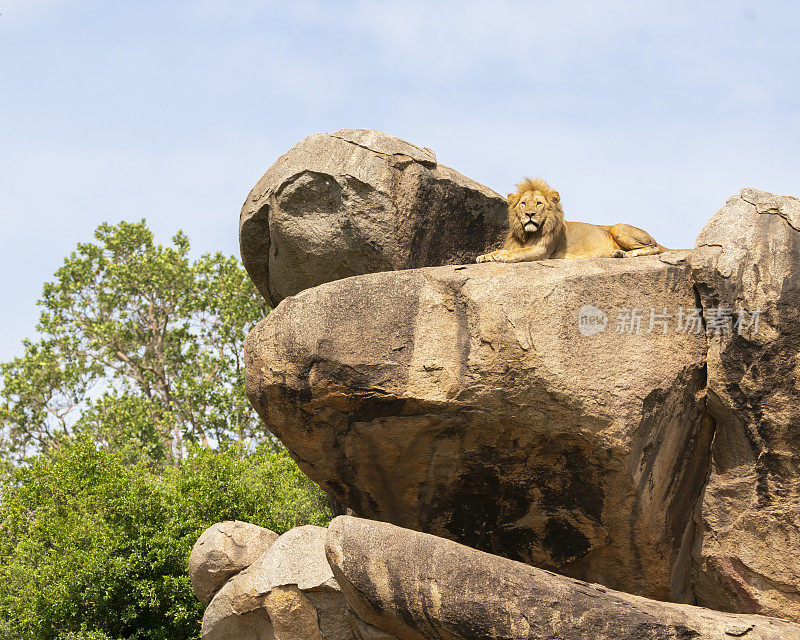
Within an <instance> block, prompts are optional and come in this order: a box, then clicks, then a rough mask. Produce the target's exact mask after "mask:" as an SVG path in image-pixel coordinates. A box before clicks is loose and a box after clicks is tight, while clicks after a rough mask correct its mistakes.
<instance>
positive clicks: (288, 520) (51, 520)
mask: <svg viewBox="0 0 800 640" xmlns="http://www.w3.org/2000/svg"><path fill="white" fill-rule="evenodd" d="M237 519H238V520H244V521H247V522H252V523H255V524H259V525H261V526H265V527H267V528H270V529H272V530H273V531H276V532H278V533H282V532H284V531H286V530H288V529H290V528H292V527H294V526H298V525H301V524H306V523H310V524H318V525H323V526H324V525H326V524H327V523H328V520H329V519H330V514H329V512H328V511H327V507H326V505H325V502H324V494H322V492H321V491H320V490H319V489H318V488H317V487H316V485H314V484H313V483H312V482H311V481H310V480H308V479H307V478H306V477H305V476H304V475H303V474H302V473H300V471H299V470H298V469H297V466H296V465H295V464H294V462H293V461H292V460H291V459H290V458H289V457H288V455H287V454H286V453H285V452H281V453H273V452H272V451H270V450H269V449H268V448H265V447H262V448H259V449H257V450H256V451H255V453H253V454H252V455H249V456H244V457H241V456H240V455H239V454H238V452H236V451H235V450H232V449H231V450H227V451H223V452H215V451H211V450H202V449H190V451H189V452H188V454H187V457H186V458H185V459H184V460H183V462H182V463H181V464H180V466H179V467H177V468H167V469H166V470H163V471H162V472H153V471H151V470H150V469H148V468H147V467H146V466H144V465H143V464H134V465H131V464H130V460H128V459H126V457H125V455H124V454H122V453H115V452H107V451H104V450H101V449H98V448H97V447H96V446H95V445H94V443H93V442H92V441H91V439H90V438H88V437H85V436H79V437H77V438H76V439H75V440H73V441H71V442H69V443H66V444H64V445H63V446H62V447H61V448H60V449H59V450H57V451H55V452H54V453H53V455H52V456H39V457H37V458H36V459H34V460H33V461H32V463H31V465H30V466H28V467H21V468H18V469H16V470H14V471H13V472H12V473H11V474H9V475H7V476H6V477H5V479H4V481H3V483H2V484H0V639H2V640H6V639H11V638H14V640H28V639H30V640H50V639H56V638H73V639H75V640H78V639H80V640H100V639H106V638H112V639H117V638H147V639H154V640H160V639H164V640H166V639H169V640H180V639H183V638H185V639H189V638H198V637H199V620H200V618H201V617H202V607H201V606H200V603H199V602H197V601H196V599H195V597H194V595H193V593H192V590H191V586H190V583H189V578H188V574H187V561H188V556H189V552H190V551H191V548H192V545H193V544H194V543H195V541H196V540H197V538H198V537H199V536H200V533H202V532H203V531H204V530H205V529H206V528H207V527H208V526H210V525H211V524H213V523H215V522H218V521H221V520H237Z"/></svg>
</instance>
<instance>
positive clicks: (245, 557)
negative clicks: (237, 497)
mask: <svg viewBox="0 0 800 640" xmlns="http://www.w3.org/2000/svg"><path fill="white" fill-rule="evenodd" d="M277 538H278V534H277V533H275V532H274V531H270V530H269V529H264V528H263V527H257V526H256V525H254V524H248V523H246V522H239V521H226V522H219V523H217V524H214V525H212V526H210V527H209V528H208V529H206V530H205V531H204V532H203V533H202V535H201V536H200V537H199V538H198V539H197V542H196V543H195V545H194V547H193V548H192V553H191V554H190V555H189V577H190V578H191V581H192V588H193V589H194V593H195V595H196V596H197V599H198V600H199V601H200V602H202V603H203V604H208V603H209V602H211V599H212V598H213V597H214V594H215V593H217V591H219V590H220V588H222V585H224V584H225V583H226V582H227V581H228V580H229V579H230V578H231V577H232V576H234V575H236V574H237V573H239V572H240V571H242V570H243V569H246V568H247V567H249V566H250V565H251V564H253V562H255V561H256V559H257V558H258V557H259V556H260V555H262V554H263V553H264V552H265V551H267V549H269V548H270V546H272V543H273V542H275V540H277Z"/></svg>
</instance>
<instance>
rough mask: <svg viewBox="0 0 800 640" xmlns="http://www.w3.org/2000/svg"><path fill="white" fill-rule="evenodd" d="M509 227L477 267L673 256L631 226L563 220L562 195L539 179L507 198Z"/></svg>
mask: <svg viewBox="0 0 800 640" xmlns="http://www.w3.org/2000/svg"><path fill="white" fill-rule="evenodd" d="M508 223H509V227H510V228H509V231H508V236H507V237H506V241H505V244H504V245H503V248H502V249H499V250H498V251H492V252H491V253H487V254H484V255H481V256H478V258H477V262H531V261H534V260H547V259H548V258H629V257H630V258H632V257H635V256H652V255H655V254H658V253H662V252H664V251H669V249H667V248H666V247H662V246H661V245H660V244H658V243H657V242H656V241H655V240H654V239H653V237H652V236H651V235H650V234H649V233H647V231H644V230H643V229H639V228H637V227H633V226H631V225H629V224H615V225H613V226H610V227H606V226H603V225H599V224H589V223H587V222H568V221H567V220H564V211H563V210H562V208H561V196H560V195H559V193H558V191H556V190H555V189H552V188H551V187H550V185H548V184H547V183H546V182H545V181H544V180H542V179H541V178H525V179H524V180H523V181H522V182H520V183H519V184H518V185H517V190H516V192H514V193H509V194H508Z"/></svg>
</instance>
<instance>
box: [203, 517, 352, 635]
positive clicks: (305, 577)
mask: <svg viewBox="0 0 800 640" xmlns="http://www.w3.org/2000/svg"><path fill="white" fill-rule="evenodd" d="M325 535H326V530H325V529H324V528H322V527H315V526H311V525H306V526H303V527H297V528H295V529H292V530H290V531H287V532H286V533H284V534H283V535H282V536H281V537H280V538H278V539H277V540H276V541H275V543H274V544H273V545H272V546H271V547H270V549H269V550H268V551H267V552H266V553H264V554H263V555H261V556H260V557H259V558H258V560H256V561H255V562H254V563H253V564H251V565H250V566H249V567H248V568H247V569H245V570H244V571H242V572H241V573H239V574H237V575H236V576H235V577H233V578H232V579H230V580H229V581H228V582H227V583H226V584H225V586H223V587H222V589H220V590H219V592H218V593H217V594H216V595H215V596H214V599H213V600H212V601H211V604H210V605H209V606H208V608H207V609H206V612H205V615H204V616H203V626H202V637H203V640H351V636H350V633H351V632H350V624H351V623H350V621H349V620H348V617H347V611H346V607H345V604H344V600H343V598H342V595H341V592H340V590H339V585H338V584H337V582H336V580H334V578H333V574H332V573H331V569H330V566H329V565H328V563H327V561H326V558H325Z"/></svg>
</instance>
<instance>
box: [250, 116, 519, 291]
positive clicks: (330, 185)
mask: <svg viewBox="0 0 800 640" xmlns="http://www.w3.org/2000/svg"><path fill="white" fill-rule="evenodd" d="M507 231H508V214H507V212H506V204H505V200H504V199H503V198H502V197H500V196H499V195H498V194H496V193H495V192H494V191H492V190H491V189H487V188H486V187H484V186H482V185H480V184H478V183H477V182H473V181H472V180H470V179H469V178H466V177H465V176H462V175H461V174H460V173H458V172H457V171H454V170H453V169H450V168H449V167H445V166H444V165H441V164H439V163H438V162H437V160H436V154H435V153H434V152H433V151H431V150H430V149H424V148H422V147H417V146H415V145H413V144H411V143H409V142H406V141H405V140H401V139H400V138H395V137H394V136H390V135H387V134H385V133H380V132H378V131H371V130H368V129H342V130H341V131H336V132H335V133H332V134H327V133H317V134H314V135H312V136H309V137H308V138H306V139H305V140H303V141H302V142H300V143H299V144H297V145H295V146H294V147H293V148H292V149H291V150H290V151H289V152H287V153H286V154H284V155H283V156H281V157H280V158H279V159H278V160H277V162H275V164H274V165H272V166H271V167H270V168H269V169H268V170H267V172H266V173H265V174H264V175H263V177H262V178H261V179H260V180H259V181H258V184H256V186H255V187H254V188H253V190H252V191H251V192H250V195H249V196H248V197H247V200H246V201H245V203H244V206H243V207H242V213H241V218H240V222H239V239H240V245H241V250H242V261H243V262H244V265H245V267H246V268H247V271H248V273H249V274H250V277H251V278H252V279H253V282H255V284H256V286H257V287H258V288H259V290H260V291H261V293H262V294H263V295H264V297H265V298H266V299H267V300H268V301H269V302H271V303H272V304H277V303H278V302H280V301H281V300H282V299H283V298H285V297H286V296H290V295H294V294H296V293H298V292H300V291H302V290H303V289H307V288H309V287H313V286H315V285H318V284H322V283H323V282H329V281H331V280H337V279H339V278H346V277H347V276H355V275H359V274H363V273H371V272H374V271H388V270H391V269H408V268H413V267H425V266H433V265H442V264H458V263H462V262H474V260H475V258H476V257H477V256H478V255H479V254H481V253H484V252H485V251H486V250H488V249H489V248H491V247H494V246H496V245H498V244H499V243H500V242H501V241H502V240H503V238H504V237H505V234H506V232H507Z"/></svg>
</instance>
